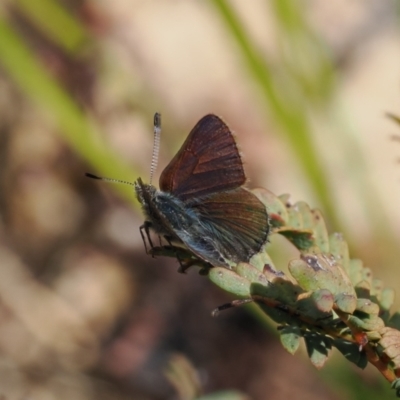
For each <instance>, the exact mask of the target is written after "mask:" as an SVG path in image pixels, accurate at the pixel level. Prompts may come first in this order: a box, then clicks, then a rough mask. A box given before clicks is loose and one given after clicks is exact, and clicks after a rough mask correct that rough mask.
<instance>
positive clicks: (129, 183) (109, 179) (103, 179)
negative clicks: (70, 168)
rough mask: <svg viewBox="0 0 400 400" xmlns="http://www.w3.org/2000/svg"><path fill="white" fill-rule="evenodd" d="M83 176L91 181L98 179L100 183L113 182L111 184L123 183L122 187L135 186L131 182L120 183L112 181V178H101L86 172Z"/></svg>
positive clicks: (119, 181) (115, 180) (116, 180)
mask: <svg viewBox="0 0 400 400" xmlns="http://www.w3.org/2000/svg"><path fill="white" fill-rule="evenodd" d="M85 176H87V177H88V178H92V179H99V180H100V181H105V182H113V183H123V184H124V185H130V186H135V184H134V183H132V182H128V181H121V180H120V179H113V178H103V177H102V176H97V175H93V174H90V173H89V172H86V173H85Z"/></svg>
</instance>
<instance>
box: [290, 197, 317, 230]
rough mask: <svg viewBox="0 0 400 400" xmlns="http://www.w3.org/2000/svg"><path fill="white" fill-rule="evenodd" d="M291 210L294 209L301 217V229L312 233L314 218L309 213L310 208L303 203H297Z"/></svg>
mask: <svg viewBox="0 0 400 400" xmlns="http://www.w3.org/2000/svg"><path fill="white" fill-rule="evenodd" d="M293 209H296V210H297V211H298V212H299V213H300V215H301V217H302V221H303V226H302V228H303V229H308V230H310V231H312V230H313V228H314V216H313V214H312V212H311V209H310V206H309V205H308V204H307V203H306V202H304V201H298V202H297V203H296V204H295V205H294V206H293Z"/></svg>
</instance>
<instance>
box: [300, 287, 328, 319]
mask: <svg viewBox="0 0 400 400" xmlns="http://www.w3.org/2000/svg"><path fill="white" fill-rule="evenodd" d="M333 300H334V299H333V295H332V293H331V292H330V291H329V290H327V289H321V290H317V291H315V292H308V293H304V294H302V295H300V296H299V299H298V301H297V310H298V312H299V313H301V314H302V315H305V316H307V317H310V318H312V319H314V320H320V319H325V318H327V317H329V314H330V313H331V311H332V307H333Z"/></svg>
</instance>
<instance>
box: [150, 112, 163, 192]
mask: <svg viewBox="0 0 400 400" xmlns="http://www.w3.org/2000/svg"><path fill="white" fill-rule="evenodd" d="M160 136H161V114H160V113H157V112H156V113H155V114H154V143H153V156H152V157H151V167H150V185H151V183H152V181H153V175H154V172H155V170H156V168H157V163H158V153H159V151H160Z"/></svg>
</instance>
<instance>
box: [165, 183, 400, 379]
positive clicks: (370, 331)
mask: <svg viewBox="0 0 400 400" xmlns="http://www.w3.org/2000/svg"><path fill="white" fill-rule="evenodd" d="M254 193H255V194H256V195H257V196H258V197H259V198H260V199H261V200H262V201H263V202H264V204H265V205H266V207H267V209H268V210H269V211H270V220H271V225H272V226H273V227H274V228H273V234H275V235H276V234H279V235H282V236H284V237H285V238H287V239H288V240H289V241H290V242H291V243H292V244H293V245H294V246H296V247H297V249H298V251H299V257H298V258H295V259H293V260H291V261H290V262H289V272H290V274H291V276H286V275H285V274H284V273H283V272H282V271H278V270H277V269H276V268H275V266H274V264H273V262H272V260H271V258H270V257H269V255H268V253H267V252H266V250H265V249H264V250H263V251H261V252H260V253H259V254H256V255H255V256H253V257H252V259H251V260H250V262H249V263H239V264H237V265H236V266H234V267H233V268H232V269H226V268H211V269H209V274H208V276H209V279H210V280H211V281H212V282H213V283H215V284H216V285H217V286H219V287H220V288H222V289H223V290H226V291H228V292H230V293H232V294H233V295H235V297H238V298H239V299H238V300H234V301H233V302H232V303H229V304H225V305H223V306H221V307H219V308H218V309H217V310H216V311H215V312H214V315H216V314H217V313H218V312H219V311H221V310H224V309H226V308H228V307H236V306H239V305H241V304H245V303H247V302H249V301H253V302H255V303H256V304H257V305H258V306H259V307H260V308H261V309H262V310H263V312H264V313H265V314H267V315H268V316H269V317H270V318H271V319H272V320H274V321H275V322H276V323H277V324H278V328H279V333H280V338H281V343H282V345H283V347H284V348H285V349H286V350H287V351H288V352H289V353H291V354H294V353H295V352H296V351H297V349H298V348H299V344H300V339H301V338H303V339H304V341H305V345H306V348H307V352H308V355H309V358H310V360H311V363H312V364H313V365H314V366H315V367H317V368H322V367H323V366H324V365H325V363H326V361H327V360H328V358H329V356H330V354H331V349H332V347H335V348H337V349H338V350H339V352H340V353H342V354H343V355H344V356H345V357H346V359H347V360H349V361H351V362H352V363H354V364H355V365H357V366H358V367H360V368H365V367H366V365H367V363H368V362H370V363H372V364H373V365H374V366H375V367H377V368H378V369H379V370H380V372H381V373H382V374H383V375H384V376H385V377H386V379H388V380H389V381H393V380H394V379H395V377H396V373H397V370H398V369H399V367H400V332H399V331H398V330H396V329H394V328H393V327H394V326H395V325H397V324H398V321H399V317H398V314H395V315H394V316H392V317H391V316H390V312H389V309H390V307H391V305H392V303H393V299H394V291H393V289H390V288H385V287H383V284H382V282H381V281H380V280H378V279H375V278H373V276H372V273H371V270H370V269H368V268H365V267H364V266H363V264H362V262H361V261H360V260H353V259H351V258H350V256H349V250H348V246H347V243H346V241H345V240H344V238H343V235H341V234H339V233H334V234H331V235H328V232H327V229H326V227H325V223H324V220H323V218H322V216H321V214H320V213H319V212H318V211H317V210H312V209H310V207H308V206H307V205H306V204H305V203H303V202H300V203H296V204H294V205H291V204H290V203H289V202H288V198H287V196H281V197H276V196H274V195H273V194H272V193H271V192H269V191H267V190H265V189H257V190H255V191H254ZM158 254H163V248H158ZM165 255H167V252H166V253H165ZM169 255H172V256H173V253H171V252H170V253H169ZM188 257H189V256H188V255H186V258H188ZM191 264H192V265H193V264H198V265H200V266H201V267H202V268H203V269H204V268H205V266H204V265H203V264H204V263H203V262H202V261H200V260H197V262H196V261H195V260H194V259H192V262H191Z"/></svg>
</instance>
